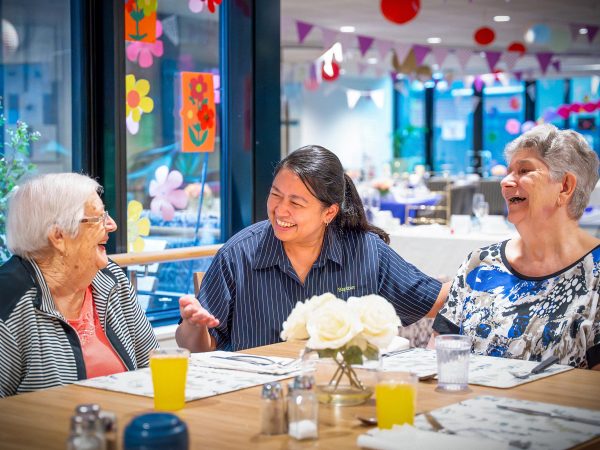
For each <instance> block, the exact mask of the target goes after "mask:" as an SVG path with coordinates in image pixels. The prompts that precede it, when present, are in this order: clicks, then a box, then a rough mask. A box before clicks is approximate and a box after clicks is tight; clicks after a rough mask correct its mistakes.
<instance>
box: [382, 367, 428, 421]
mask: <svg viewBox="0 0 600 450" xmlns="http://www.w3.org/2000/svg"><path fill="white" fill-rule="evenodd" d="M377 378H378V381H377V384H376V385H375V409H376V412H377V424H378V426H379V428H388V429H389V428H392V427H393V426H394V425H402V424H405V423H408V424H410V425H412V424H413V423H414V420H415V410H416V407H417V383H418V381H419V380H418V378H417V375H415V374H413V373H410V372H398V371H392V372H384V371H380V372H378V374H377Z"/></svg>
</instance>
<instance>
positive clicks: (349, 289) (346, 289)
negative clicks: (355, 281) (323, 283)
mask: <svg viewBox="0 0 600 450" xmlns="http://www.w3.org/2000/svg"><path fill="white" fill-rule="evenodd" d="M354 289H356V286H345V287H339V288H337V290H338V292H348V291H353V290H354Z"/></svg>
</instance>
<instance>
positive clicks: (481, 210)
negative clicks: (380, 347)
mask: <svg viewBox="0 0 600 450" xmlns="http://www.w3.org/2000/svg"><path fill="white" fill-rule="evenodd" d="M473 212H474V213H475V217H477V220H479V223H480V224H481V219H483V218H484V217H485V216H487V215H488V213H489V212H490V206H489V204H488V202H479V203H478V204H477V206H475V205H473Z"/></svg>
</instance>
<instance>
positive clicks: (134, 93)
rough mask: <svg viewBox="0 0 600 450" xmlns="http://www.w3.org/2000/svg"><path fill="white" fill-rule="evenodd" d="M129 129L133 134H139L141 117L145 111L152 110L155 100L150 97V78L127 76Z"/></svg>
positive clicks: (126, 112) (126, 111)
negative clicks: (138, 78) (137, 78)
mask: <svg viewBox="0 0 600 450" xmlns="http://www.w3.org/2000/svg"><path fill="white" fill-rule="evenodd" d="M125 91H126V108H125V116H126V117H127V119H126V120H127V130H128V131H129V132H130V133H131V134H137V133H138V131H139V130H140V119H141V118H142V114H143V113H149V112H152V110H153V109H154V101H153V100H152V99H151V98H150V97H148V96H147V95H148V93H149V92H150V83H149V82H148V80H143V79H140V80H137V81H136V79H135V75H131V74H129V75H127V76H126V77H125Z"/></svg>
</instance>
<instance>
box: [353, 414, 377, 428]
mask: <svg viewBox="0 0 600 450" xmlns="http://www.w3.org/2000/svg"><path fill="white" fill-rule="evenodd" d="M356 418H357V419H358V420H360V421H361V423H362V424H363V425H366V426H368V427H376V426H377V418H376V417H361V416H356Z"/></svg>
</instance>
